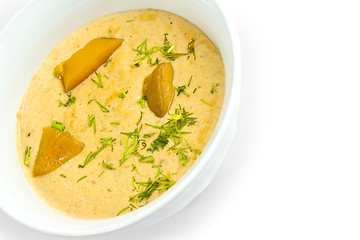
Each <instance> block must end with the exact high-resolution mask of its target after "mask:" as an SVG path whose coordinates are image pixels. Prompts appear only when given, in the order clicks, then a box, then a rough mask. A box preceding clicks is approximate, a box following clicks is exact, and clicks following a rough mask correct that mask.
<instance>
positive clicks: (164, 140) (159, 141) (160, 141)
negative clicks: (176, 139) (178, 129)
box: [146, 133, 169, 153]
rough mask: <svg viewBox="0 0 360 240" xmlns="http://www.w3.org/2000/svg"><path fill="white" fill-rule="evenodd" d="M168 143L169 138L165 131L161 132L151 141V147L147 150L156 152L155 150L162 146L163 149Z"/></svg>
mask: <svg viewBox="0 0 360 240" xmlns="http://www.w3.org/2000/svg"><path fill="white" fill-rule="evenodd" d="M168 143H169V139H168V137H167V136H166V135H165V133H159V136H158V137H157V138H156V139H155V140H154V141H152V142H151V143H150V145H151V148H147V149H146V151H149V152H152V153H154V151H159V147H161V149H164V147H165V146H166V144H168Z"/></svg>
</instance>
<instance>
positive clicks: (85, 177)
mask: <svg viewBox="0 0 360 240" xmlns="http://www.w3.org/2000/svg"><path fill="white" fill-rule="evenodd" d="M84 178H87V176H86V175H85V176H82V177H81V178H79V179H78V180H77V181H76V182H77V183H78V182H80V181H81V180H83V179H84Z"/></svg>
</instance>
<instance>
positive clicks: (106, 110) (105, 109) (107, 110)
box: [88, 98, 110, 113]
mask: <svg viewBox="0 0 360 240" xmlns="http://www.w3.org/2000/svg"><path fill="white" fill-rule="evenodd" d="M93 101H95V102H96V103H97V104H98V105H99V106H100V110H101V111H102V112H104V113H108V112H110V111H109V109H107V108H106V107H104V106H103V105H102V104H101V103H99V102H98V101H97V100H96V99H95V98H93V99H91V100H90V101H89V102H88V104H90V103H91V102H93Z"/></svg>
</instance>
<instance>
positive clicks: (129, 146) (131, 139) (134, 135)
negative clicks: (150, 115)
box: [119, 126, 142, 166]
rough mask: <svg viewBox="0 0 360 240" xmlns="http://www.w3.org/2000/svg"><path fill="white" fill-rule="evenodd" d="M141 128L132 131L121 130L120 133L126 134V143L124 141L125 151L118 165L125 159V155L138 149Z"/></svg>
mask: <svg viewBox="0 0 360 240" xmlns="http://www.w3.org/2000/svg"><path fill="white" fill-rule="evenodd" d="M141 128H142V126H141V127H140V128H138V127H137V128H136V129H135V130H134V131H132V132H127V133H126V132H121V134H123V135H126V136H127V139H126V143H125V151H124V153H123V156H122V158H121V159H120V160H119V161H120V166H121V165H122V164H123V163H124V162H125V161H126V160H127V157H128V156H129V155H131V154H133V153H134V152H136V151H137V150H138V149H139V144H140V131H141Z"/></svg>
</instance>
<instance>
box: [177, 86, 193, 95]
mask: <svg viewBox="0 0 360 240" xmlns="http://www.w3.org/2000/svg"><path fill="white" fill-rule="evenodd" d="M174 88H175V90H176V92H177V96H179V95H180V94H184V95H185V96H187V97H190V95H189V94H187V93H186V92H185V89H186V86H185V85H184V86H179V87H175V86H174Z"/></svg>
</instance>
